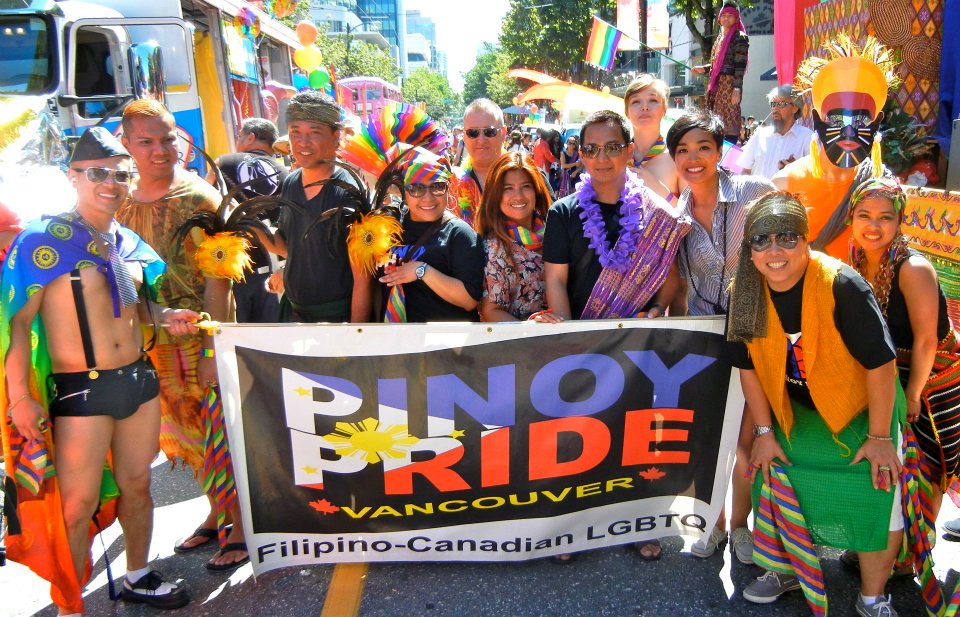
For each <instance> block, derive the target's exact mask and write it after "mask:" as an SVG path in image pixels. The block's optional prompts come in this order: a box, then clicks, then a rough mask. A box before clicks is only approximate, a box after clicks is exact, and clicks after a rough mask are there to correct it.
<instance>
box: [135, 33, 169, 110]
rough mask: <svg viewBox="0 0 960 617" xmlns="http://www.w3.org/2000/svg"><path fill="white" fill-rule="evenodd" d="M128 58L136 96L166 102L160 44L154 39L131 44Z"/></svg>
mask: <svg viewBox="0 0 960 617" xmlns="http://www.w3.org/2000/svg"><path fill="white" fill-rule="evenodd" d="M127 60H128V64H129V65H130V77H131V80H132V81H133V93H134V95H135V96H136V98H138V99H153V100H155V101H159V102H161V103H164V104H166V101H165V95H164V87H165V82H164V78H163V58H162V54H161V52H160V46H159V45H158V44H157V43H156V42H154V41H150V42H147V43H136V44H134V45H131V46H130V49H129V50H128V51H127Z"/></svg>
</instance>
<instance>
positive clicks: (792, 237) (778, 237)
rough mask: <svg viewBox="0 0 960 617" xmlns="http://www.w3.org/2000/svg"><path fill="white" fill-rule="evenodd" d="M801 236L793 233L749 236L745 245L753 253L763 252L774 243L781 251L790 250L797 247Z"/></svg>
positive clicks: (782, 232)
mask: <svg viewBox="0 0 960 617" xmlns="http://www.w3.org/2000/svg"><path fill="white" fill-rule="evenodd" d="M802 237H803V235H802V234H798V233H797V232H795V231H781V232H780V233H778V234H761V235H758V236H751V237H750V239H749V240H747V243H748V244H749V245H750V248H751V249H753V250H755V251H765V250H767V249H768V248H770V247H771V246H773V243H774V242H776V243H777V246H779V247H780V248H782V249H792V248H795V247H796V246H797V242H799V241H800V238H802Z"/></svg>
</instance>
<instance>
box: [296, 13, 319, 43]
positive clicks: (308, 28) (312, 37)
mask: <svg viewBox="0 0 960 617" xmlns="http://www.w3.org/2000/svg"><path fill="white" fill-rule="evenodd" d="M318 34H319V31H318V30H317V26H316V24H314V23H313V22H312V21H309V20H306V19H304V20H303V21H301V22H300V23H298V24H297V38H298V39H300V44H301V45H313V44H314V42H315V41H316V40H317V35H318Z"/></svg>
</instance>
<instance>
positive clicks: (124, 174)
mask: <svg viewBox="0 0 960 617" xmlns="http://www.w3.org/2000/svg"><path fill="white" fill-rule="evenodd" d="M71 169H73V171H76V172H83V173H84V174H85V175H86V176H87V180H89V181H90V182H93V183H94V184H102V183H104V182H106V181H107V178H113V181H114V182H116V183H117V184H130V180H131V179H132V178H133V172H132V171H126V170H124V169H107V168H106V167H87V168H77V167H72V168H71Z"/></svg>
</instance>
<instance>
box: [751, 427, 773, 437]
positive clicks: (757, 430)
mask: <svg viewBox="0 0 960 617" xmlns="http://www.w3.org/2000/svg"><path fill="white" fill-rule="evenodd" d="M772 432H773V427H772V426H759V425H757V424H754V425H753V436H754V437H760V436H761V435H766V434H767V433H772Z"/></svg>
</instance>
